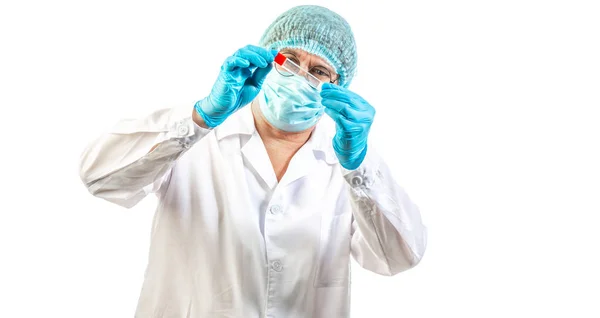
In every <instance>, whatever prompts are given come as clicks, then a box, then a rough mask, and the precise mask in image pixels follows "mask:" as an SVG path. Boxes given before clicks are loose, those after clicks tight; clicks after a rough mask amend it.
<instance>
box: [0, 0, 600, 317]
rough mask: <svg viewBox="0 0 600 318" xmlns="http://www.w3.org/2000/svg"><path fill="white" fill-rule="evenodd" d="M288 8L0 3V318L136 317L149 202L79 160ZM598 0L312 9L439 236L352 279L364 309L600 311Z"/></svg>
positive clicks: (187, 93) (511, 313)
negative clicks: (86, 172)
mask: <svg viewBox="0 0 600 318" xmlns="http://www.w3.org/2000/svg"><path fill="white" fill-rule="evenodd" d="M279 2H280V3H278V2H275V1H272V2H266V1H240V2H237V3H236V2H232V1H215V2H213V3H211V4H210V5H209V4H206V1H186V2H184V1H169V2H167V1H162V2H157V1H141V0H139V1H133V0H118V1H117V0H109V1H66V0H60V1H3V2H2V4H0V106H1V110H2V115H1V116H0V121H1V123H2V125H1V126H0V127H1V129H2V133H1V135H0V136H1V137H0V138H1V140H0V142H1V143H0V145H1V149H2V150H1V151H2V155H1V156H0V160H1V167H2V173H1V175H0V176H1V179H0V180H1V183H0V184H1V185H0V187H1V189H0V190H1V191H0V194H1V200H0V317H11V318H13V317H62V318H67V317H78V318H81V317H133V312H134V309H135V306H136V302H137V297H138V294H139V290H140V287H141V283H142V279H143V272H144V269H145V266H146V256H147V249H148V243H149V233H150V222H151V218H152V215H153V212H154V206H155V203H156V202H155V199H154V197H148V198H147V199H146V200H144V201H142V202H141V203H140V204H139V205H138V206H137V207H135V208H133V209H131V210H126V209H123V208H120V207H118V206H116V205H112V204H110V203H108V202H104V201H102V200H100V199H96V198H93V197H92V196H91V195H90V194H88V193H87V192H86V190H85V188H84V186H83V184H82V183H81V181H80V180H79V176H78V160H79V154H80V153H81V151H82V150H83V148H84V147H85V145H86V143H87V142H89V141H91V140H92V138H94V137H95V136H97V135H98V134H100V133H102V132H103V131H104V130H105V129H107V128H108V127H110V126H111V125H112V124H113V123H115V122H116V121H117V120H119V119H120V118H123V117H129V116H138V115H141V114H145V113H148V112H150V111H152V110H154V109H157V108H162V107H168V106H176V105H182V104H186V103H187V104H189V105H190V107H191V106H192V105H193V103H194V102H195V101H196V100H198V99H200V98H202V97H204V96H205V95H206V94H207V93H208V91H209V90H210V87H211V85H212V83H213V82H214V80H215V78H216V76H217V72H218V70H219V67H220V65H221V63H222V62H223V60H224V59H225V58H226V57H227V56H229V55H230V54H232V53H233V52H234V51H235V50H236V49H238V48H239V47H242V46H244V45H246V44H256V43H257V42H258V40H259V38H260V35H261V34H262V32H263V31H264V29H265V28H266V27H267V26H268V24H269V23H270V22H271V21H273V19H275V17H276V16H277V15H278V14H280V13H281V12H283V11H285V10H286V9H288V8H290V7H291V6H293V5H295V4H300V3H307V2H301V1H279ZM594 2H595V1H587V2H586V1H524V0H521V1H510V0H509V1H413V2H410V3H404V2H401V3H397V2H395V1H389V2H387V3H383V2H381V3H376V2H374V1H359V2H346V1H336V2H333V1H321V2H319V3H320V4H323V5H325V6H328V7H330V8H331V9H333V10H335V11H337V12H339V13H340V14H342V15H343V16H344V17H345V18H346V19H347V20H348V21H349V22H350V24H351V25H352V27H353V29H354V32H355V35H356V39H357V43H358V52H359V73H358V76H357V77H356V79H355V81H354V83H353V84H352V86H351V87H350V88H351V89H352V90H354V91H356V92H357V93H359V94H361V95H362V96H363V97H364V98H365V99H367V100H368V101H369V102H370V103H371V104H372V105H374V106H375V107H376V109H377V110H378V113H377V117H376V120H375V124H374V127H373V131H372V135H371V139H372V141H373V142H374V143H375V144H376V145H378V146H379V152H380V153H381V154H382V155H383V156H384V158H385V159H386V161H387V162H388V164H389V165H390V166H391V168H392V169H393V171H394V173H395V176H396V178H397V179H398V182H399V183H400V184H401V185H402V186H403V187H404V188H405V189H406V190H407V191H408V192H409V194H410V195H411V196H412V198H413V199H414V200H415V201H416V202H417V204H418V205H419V206H420V208H421V211H422V215H423V219H424V222H425V224H426V225H427V226H428V228H429V246H428V249H427V251H426V254H425V258H424V259H423V261H422V263H421V264H419V265H418V266H417V267H416V268H414V269H412V270H410V271H407V272H404V273H402V274H400V275H398V276H395V277H392V278H389V277H381V276H378V275H375V274H372V273H370V272H367V271H365V270H362V269H360V268H358V267H357V266H355V267H354V270H353V288H352V293H353V294H352V310H353V317H382V318H383V317H414V318H416V317H478V318H480V317H577V318H584V317H600V303H599V301H600V274H599V272H600V270H599V269H600V256H599V254H600V247H599V245H600V231H599V230H598V227H599V226H600V151H599V146H600V115H598V112H599V111H600V92H599V91H600V47H599V43H600V40H599V39H600V31H599V30H600V22H599V21H600V19H599V18H598V17H599V16H600V11H599V10H598V7H596V6H595V4H594ZM309 3H315V2H309ZM190 109H191V108H190Z"/></svg>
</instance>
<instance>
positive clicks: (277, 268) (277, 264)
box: [271, 261, 283, 272]
mask: <svg viewBox="0 0 600 318" xmlns="http://www.w3.org/2000/svg"><path fill="white" fill-rule="evenodd" d="M271 268H273V270H274V271H276V272H281V270H282V269H283V265H281V262H280V261H274V262H273V264H271Z"/></svg>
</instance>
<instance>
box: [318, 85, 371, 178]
mask: <svg viewBox="0 0 600 318" xmlns="http://www.w3.org/2000/svg"><path fill="white" fill-rule="evenodd" d="M321 98H322V101H321V103H322V104H323V106H325V113H326V114H327V115H329V116H330V117H331V118H332V119H333V120H334V121H335V123H336V134H335V137H333V149H334V150H335V153H336V155H337V157H338V159H339V160H340V164H341V165H342V166H343V167H344V168H346V169H348V170H354V169H356V168H358V167H359V166H360V164H361V163H362V162H363V160H364V159H365V155H366V154H367V137H368V135H369V130H370V129H371V124H372V123H373V118H374V117H375V108H373V106H371V105H370V104H369V103H368V102H367V101H365V100H364V99H363V98H362V97H360V96H359V95H358V94H356V93H354V92H351V91H350V90H348V89H346V88H343V87H341V86H337V85H334V84H330V83H325V84H323V86H322V89H321Z"/></svg>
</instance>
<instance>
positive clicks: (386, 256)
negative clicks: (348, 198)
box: [361, 191, 392, 274]
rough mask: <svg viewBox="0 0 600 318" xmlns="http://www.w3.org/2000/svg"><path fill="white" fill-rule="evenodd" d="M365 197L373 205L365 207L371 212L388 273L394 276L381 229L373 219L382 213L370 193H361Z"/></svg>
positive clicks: (370, 215)
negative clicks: (376, 214) (375, 214)
mask: <svg viewBox="0 0 600 318" xmlns="http://www.w3.org/2000/svg"><path fill="white" fill-rule="evenodd" d="M361 192H362V193H363V194H364V196H365V199H366V201H368V202H367V203H371V204H367V203H365V205H366V206H367V207H368V212H369V220H370V221H371V224H372V226H373V229H374V232H375V236H376V237H377V242H378V243H379V248H380V249H381V254H382V255H383V258H384V261H385V264H386V266H387V269H388V272H389V273H390V274H392V268H391V265H390V260H389V258H388V255H387V253H386V251H385V247H384V246H383V243H382V241H381V235H380V234H379V227H378V226H377V225H376V224H375V220H374V219H373V216H374V213H373V212H375V213H381V212H380V211H378V210H377V208H376V206H377V202H376V201H375V200H373V199H372V198H371V197H370V196H369V194H368V193H366V192H365V191H361ZM373 206H375V208H373ZM383 217H385V215H383Z"/></svg>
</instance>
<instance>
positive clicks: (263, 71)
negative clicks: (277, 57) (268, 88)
mask: <svg viewBox="0 0 600 318" xmlns="http://www.w3.org/2000/svg"><path fill="white" fill-rule="evenodd" d="M272 69H273V64H272V63H269V65H268V66H267V67H265V68H258V69H256V71H254V74H253V75H252V77H251V82H250V83H249V84H250V85H253V86H255V87H257V88H261V87H262V84H263V83H264V81H265V78H266V77H267V75H268V74H269V72H270V71H271V70H272Z"/></svg>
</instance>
